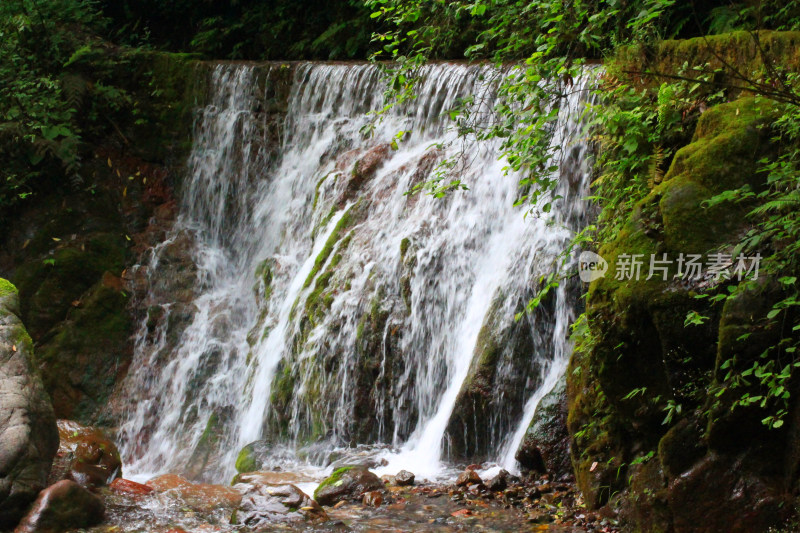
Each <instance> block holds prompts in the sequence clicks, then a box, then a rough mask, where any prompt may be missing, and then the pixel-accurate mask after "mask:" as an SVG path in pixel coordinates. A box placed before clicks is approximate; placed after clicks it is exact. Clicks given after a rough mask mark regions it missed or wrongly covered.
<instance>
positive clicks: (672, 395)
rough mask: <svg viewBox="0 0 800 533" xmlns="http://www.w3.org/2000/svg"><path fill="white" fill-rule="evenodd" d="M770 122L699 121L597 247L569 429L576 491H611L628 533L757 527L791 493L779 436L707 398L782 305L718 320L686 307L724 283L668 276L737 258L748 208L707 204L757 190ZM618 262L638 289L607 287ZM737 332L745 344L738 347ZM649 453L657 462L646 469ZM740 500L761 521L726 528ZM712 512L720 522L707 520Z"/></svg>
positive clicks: (745, 110) (743, 102)
mask: <svg viewBox="0 0 800 533" xmlns="http://www.w3.org/2000/svg"><path fill="white" fill-rule="evenodd" d="M740 37H741V38H743V37H742V36H734V37H732V39H733V40H734V41H736V40H737V39H739V38H740ZM795 38H796V36H792V37H791V39H795ZM717 42H718V43H721V42H723V39H722V38H720V39H719V40H718V41H717ZM792 42H794V41H792ZM670 46H674V47H675V48H685V47H698V46H699V43H698V42H694V43H682V44H680V46H678V45H672V44H670ZM698 49H699V48H698ZM687 50H688V49H687ZM685 51H686V50H685ZM784 52H785V53H790V54H795V53H796V51H789V50H788V49H786V50H784ZM658 53H659V52H658V51H657V53H656V56H657V57H658ZM686 53H687V54H689V52H688V51H686ZM690 55H691V54H690ZM657 60H658V59H656V61H657ZM683 60H684V58H681V63H682V62H683ZM691 64H692V63H691V59H690V65H691ZM667 72H671V71H670V70H667ZM773 118H774V116H773V112H772V110H771V108H770V107H769V106H768V105H766V101H765V100H763V99H758V98H755V97H744V98H739V99H737V100H734V101H732V102H729V103H726V104H721V105H718V106H715V107H712V108H710V109H708V110H707V111H705V112H704V113H703V114H702V115H701V116H700V119H699V121H698V124H697V127H696V131H695V134H694V136H693V138H692V142H691V144H689V145H687V146H685V147H683V148H681V149H680V150H678V151H677V153H676V155H675V157H674V159H673V161H672V163H671V166H670V170H669V172H668V173H667V174H666V176H665V178H664V180H663V182H662V183H661V184H659V185H657V186H655V187H654V188H653V189H652V190H651V191H650V193H649V194H648V195H647V196H646V197H645V198H643V199H642V200H641V201H639V202H638V203H637V204H636V206H635V208H634V209H633V212H632V214H631V216H630V217H629V219H628V220H627V221H626V222H625V224H624V225H623V228H622V230H621V232H620V233H619V235H617V236H616V237H615V238H614V239H613V240H612V241H611V242H607V243H604V244H603V246H601V247H600V251H599V253H600V255H601V256H603V257H604V258H605V259H606V260H608V262H609V271H608V274H607V275H606V277H605V278H601V279H599V280H596V281H594V282H593V283H592V284H591V285H590V287H589V293H588V299H587V312H586V317H585V318H586V323H585V325H584V332H583V336H582V340H581V341H579V342H578V345H577V346H576V349H575V351H574V353H573V356H572V361H571V362H570V369H569V370H568V374H567V378H568V398H569V404H570V408H569V414H568V426H569V428H570V431H571V432H572V433H573V443H572V444H573V453H572V459H573V466H574V468H575V474H576V479H577V482H578V486H579V487H580V489H581V491H582V492H583V495H584V498H585V501H586V502H587V505H588V506H590V507H596V506H599V505H603V504H604V503H606V502H607V501H609V498H608V496H609V495H610V494H609V493H614V492H617V491H619V493H620V494H621V496H619V498H617V499H620V500H624V502H625V503H624V505H623V507H624V509H623V515H622V516H623V518H626V519H627V520H628V521H629V522H630V523H631V527H632V528H633V529H634V530H642V531H671V530H672V528H673V527H674V529H675V530H683V529H686V528H690V527H691V526H692V524H698V523H699V521H702V520H705V518H704V517H703V515H704V514H707V515H708V516H709V517H710V519H709V521H708V526H707V527H706V526H703V527H705V529H700V530H703V531H713V530H719V531H723V530H725V531H728V530H738V529H735V528H734V529H730V527H729V526H730V525H731V524H739V523H745V522H747V523H751V524H756V523H765V522H764V520H765V516H766V515H765V514H763V513H767V512H770V511H771V510H774V509H775V508H776V506H778V505H781V504H780V501H782V496H781V495H780V494H779V493H780V492H781V490H783V489H782V488H781V487H784V486H788V485H787V479H786V478H785V476H782V475H779V474H777V472H778V471H779V469H780V468H782V467H778V466H777V464H778V463H781V464H783V463H782V461H783V459H781V460H779V461H771V460H765V459H764V455H765V454H766V456H768V457H772V456H776V457H781V458H783V457H785V456H786V454H789V455H792V456H796V454H797V451H796V450H795V448H796V447H793V446H790V445H788V444H787V441H786V436H785V433H782V432H780V431H778V432H773V433H771V434H770V436H769V437H767V436H766V434H767V433H768V431H767V430H766V428H765V427H764V426H763V425H761V423H760V418H763V415H762V416H761V417H758V416H755V415H756V414H757V413H756V412H755V411H756V410H754V411H753V412H748V410H747V409H739V408H737V409H735V410H733V411H731V407H732V405H733V400H734V398H733V397H731V396H729V394H730V393H729V392H724V391H723V393H722V394H721V395H719V396H718V395H716V394H713V395H712V394H709V391H714V392H716V391H717V390H721V389H720V388H719V387H718V386H717V385H719V384H720V383H721V380H722V378H723V375H724V372H725V371H724V370H723V369H722V368H721V365H722V363H723V362H724V361H725V360H727V359H729V358H730V357H731V356H732V355H733V354H737V356H738V357H740V358H741V359H742V360H743V361H744V360H749V361H750V363H752V360H753V358H754V357H758V354H760V353H762V352H763V350H764V348H765V347H766V346H769V345H770V343H774V341H775V340H776V339H775V338H774V337H771V335H772V334H773V333H774V332H770V331H767V330H764V329H759V327H758V326H757V324H756V323H754V321H753V320H752V317H753V316H763V315H765V314H766V310H767V309H768V308H769V306H770V305H771V303H773V302H774V301H777V300H776V297H777V296H776V295H775V294H769V290H766V291H762V292H761V293H757V294H750V295H742V296H737V298H735V299H733V300H728V302H727V303H726V304H725V306H724V307H723V308H720V307H719V306H712V305H711V304H710V303H708V299H706V300H697V299H696V298H695V296H696V295H697V294H698V293H704V292H710V293H713V292H716V291H725V290H726V285H730V284H732V282H729V281H725V280H718V279H714V278H713V277H711V276H705V277H703V278H701V279H677V278H675V274H676V273H677V268H676V266H677V265H676V260H677V258H678V255H679V254H681V253H683V254H699V255H700V256H701V261H705V260H707V259H708V257H709V255H710V254H711V253H714V252H720V251H721V252H726V251H727V252H728V253H732V250H733V246H734V245H736V244H737V243H739V242H740V240H741V238H742V237H743V236H744V235H745V234H746V233H747V231H748V230H749V229H750V228H751V224H753V222H752V221H751V220H749V219H748V218H747V217H746V216H745V214H746V213H747V212H749V211H750V210H751V209H752V207H753V205H747V204H738V205H735V204H730V203H719V204H717V205H714V206H710V205H709V203H708V201H709V200H711V199H712V198H713V197H714V196H716V195H718V194H719V193H722V192H724V191H727V190H732V189H738V188H741V187H744V186H747V187H749V188H750V189H751V190H754V191H756V192H759V191H761V190H763V189H764V187H765V176H763V175H762V174H760V173H759V171H758V169H759V161H760V160H761V159H762V158H769V157H771V156H773V155H774V153H775V147H774V145H773V144H772V143H771V139H770V135H771V133H770V129H769V127H768V126H767V125H768V124H769V122H770V121H771V120H772V119H773ZM623 254H628V256H629V257H630V256H631V255H633V254H640V255H641V258H642V259H643V260H644V261H643V266H642V275H641V276H640V277H639V278H638V279H620V277H617V276H615V274H616V272H617V268H618V266H619V265H620V264H621V263H620V261H621V259H622V258H623ZM662 254H666V255H667V259H668V260H671V261H672V266H671V268H670V270H669V272H668V274H667V276H666V279H661V277H660V276H657V277H654V278H653V279H650V280H648V279H645V278H646V274H647V267H648V264H647V261H648V260H649V258H650V256H651V255H654V256H655V257H656V258H657V259H661V258H662ZM704 272H705V268H704ZM759 299H760V300H759ZM689 311H696V312H698V313H700V314H701V315H703V316H705V317H706V320H705V322H704V323H703V324H701V325H690V326H687V325H686V317H687V313H688V312H689ZM743 334H746V335H749V337H747V341H746V342H742V335H743ZM742 392H743V391H742V390H739V391H737V393H736V394H738V395H741V393H742ZM676 405H677V406H681V407H682V410H681V411H680V412H677V411H675V410H674V406H676ZM670 406H672V407H673V410H670ZM665 412H669V413H671V415H672V416H671V417H665ZM707 416H708V418H706V417H707ZM709 420H711V422H709ZM787 446H788V448H787ZM650 451H652V452H657V456H655V457H653V458H651V459H649V460H646V461H644V462H641V458H643V457H645V454H646V453H648V452H650ZM757 456H759V457H761V458H760V459H755V458H756V457H757ZM637 459H640V461H639V462H637V461H636V460H637ZM737 461H738V462H737ZM749 462H753V463H755V462H760V464H762V465H766V470H768V471H769V473H768V474H767V473H765V472H763V471H762V472H757V471H756V470H754V469H751V468H750V467H749V466H748V467H746V468H745V466H743V465H746V464H750V463H749ZM725 465H727V466H725ZM609 467H610V468H609ZM726 468H727V469H728V470H729V471H726ZM754 468H756V469H757V467H754ZM791 468H794V467H791ZM614 471H616V472H614ZM792 471H793V470H792ZM715 476H721V478H722V481H723V485H725V487H727V488H726V489H724V490H725V491H728V492H726V495H723V494H722V492H721V491H720V490H718V487H716V486H714V484H715V482H714V477H715ZM620 478H621V479H620ZM737 480H738V481H737ZM751 481H752V483H753V487H754V488H755V491H754V493H753V494H758V495H759V496H757V497H758V498H761V497H762V496H763V499H762V500H759V501H754V500H748V498H750V497H749V496H747V497H744V498H739V496H736V497H730V494H732V493H735V492H736V490H734V489H733V487H734V486H736V484H737V483H750V482H751ZM748 486H749V485H748ZM745 492H746V491H745ZM742 494H743V493H742ZM698 499H701V500H702V503H698V507H700V508H703V509H705V511H703V512H701V513H698V512H694V511H693V510H690V508H691V507H693V506H694V503H693V502H695V501H697V500H698ZM745 500H746V501H748V502H749V503H744V502H745ZM735 502H738V505H740V506H744V507H747V506H750V505H752V506H753V507H754V508H758V511H757V513H756V514H758V513H762V514H761V516H755V514H754V515H752V516H748V517H744V518H743V519H742V520H729V518H730V516H729V515H730V514H733V513H736V511H735V510H734V509H735V507H736V503H735ZM762 503H763V504H764V505H761V504H762ZM716 506H719V507H720V508H722V507H725V508H727V509H728V511H727V512H725V513H720V512H717V511H716V510H715V511H713V512H712V511H710V510H709V509H711V508H712V507H716ZM739 514H740V515H742V513H739ZM742 516H744V515H742ZM714 528H716V529H714ZM687 530H688V529H687ZM742 530H744V529H742Z"/></svg>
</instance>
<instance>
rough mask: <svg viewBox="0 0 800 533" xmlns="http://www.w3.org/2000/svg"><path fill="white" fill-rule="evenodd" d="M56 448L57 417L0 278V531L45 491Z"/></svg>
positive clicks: (11, 294) (11, 290) (10, 292)
mask: <svg viewBox="0 0 800 533" xmlns="http://www.w3.org/2000/svg"><path fill="white" fill-rule="evenodd" d="M57 449H58V429H57V428H56V417H55V415H54V414H53V406H52V405H51V404H50V398H49V397H48V396H47V393H46V392H45V390H44V386H43V385H42V380H41V378H40V377H39V373H38V371H37V369H36V367H35V366H34V355H33V343H32V342H31V338H30V336H28V333H27V332H26V331H25V327H24V326H23V325H22V321H21V320H20V319H19V299H18V297H17V290H16V288H15V287H14V286H13V285H11V284H10V283H9V282H7V281H6V280H4V279H0V529H10V528H12V527H14V526H15V525H16V524H17V522H18V521H19V519H20V518H22V516H23V515H24V514H25V511H26V508H27V506H28V504H30V503H31V502H32V501H33V500H34V499H36V496H37V495H38V494H39V491H41V490H42V489H43V488H45V486H46V481H47V474H48V473H49V472H50V466H51V464H52V461H53V456H54V455H55V453H56V450H57Z"/></svg>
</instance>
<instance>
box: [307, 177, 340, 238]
mask: <svg viewBox="0 0 800 533" xmlns="http://www.w3.org/2000/svg"><path fill="white" fill-rule="evenodd" d="M331 176H333V177H334V178H333V179H334V180H336V178H337V177H338V176H339V175H338V173H336V172H331V173H329V174H325V175H324V176H322V177H321V178H320V179H319V181H318V182H317V185H316V186H315V187H314V202H313V203H312V204H311V209H312V210H315V209H316V208H317V203H318V202H319V192H320V188H321V187H322V184H323V183H325V180H327V179H328V178H329V177H331ZM334 212H335V211H334ZM328 220H330V219H328ZM323 225H324V224H323Z"/></svg>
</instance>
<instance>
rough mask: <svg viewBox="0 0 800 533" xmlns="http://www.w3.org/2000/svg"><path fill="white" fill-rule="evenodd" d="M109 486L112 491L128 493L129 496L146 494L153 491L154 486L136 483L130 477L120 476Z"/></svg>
mask: <svg viewBox="0 0 800 533" xmlns="http://www.w3.org/2000/svg"><path fill="white" fill-rule="evenodd" d="M109 488H110V489H111V492H113V493H115V494H127V495H129V496H144V495H146V494H150V493H151V492H153V488H152V487H148V486H147V485H142V484H141V483H136V482H135V481H131V480H129V479H122V478H121V477H118V478H117V479H115V480H114V481H112V482H111V485H109Z"/></svg>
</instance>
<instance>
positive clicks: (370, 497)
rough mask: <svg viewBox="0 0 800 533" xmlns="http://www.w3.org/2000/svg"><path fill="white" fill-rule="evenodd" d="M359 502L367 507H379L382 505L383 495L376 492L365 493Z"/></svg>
mask: <svg viewBox="0 0 800 533" xmlns="http://www.w3.org/2000/svg"><path fill="white" fill-rule="evenodd" d="M361 502H362V503H363V504H364V505H366V506H367V507H380V506H381V504H382V503H383V494H382V493H381V492H380V491H377V490H373V491H370V492H365V493H364V495H363V496H362V497H361Z"/></svg>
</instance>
